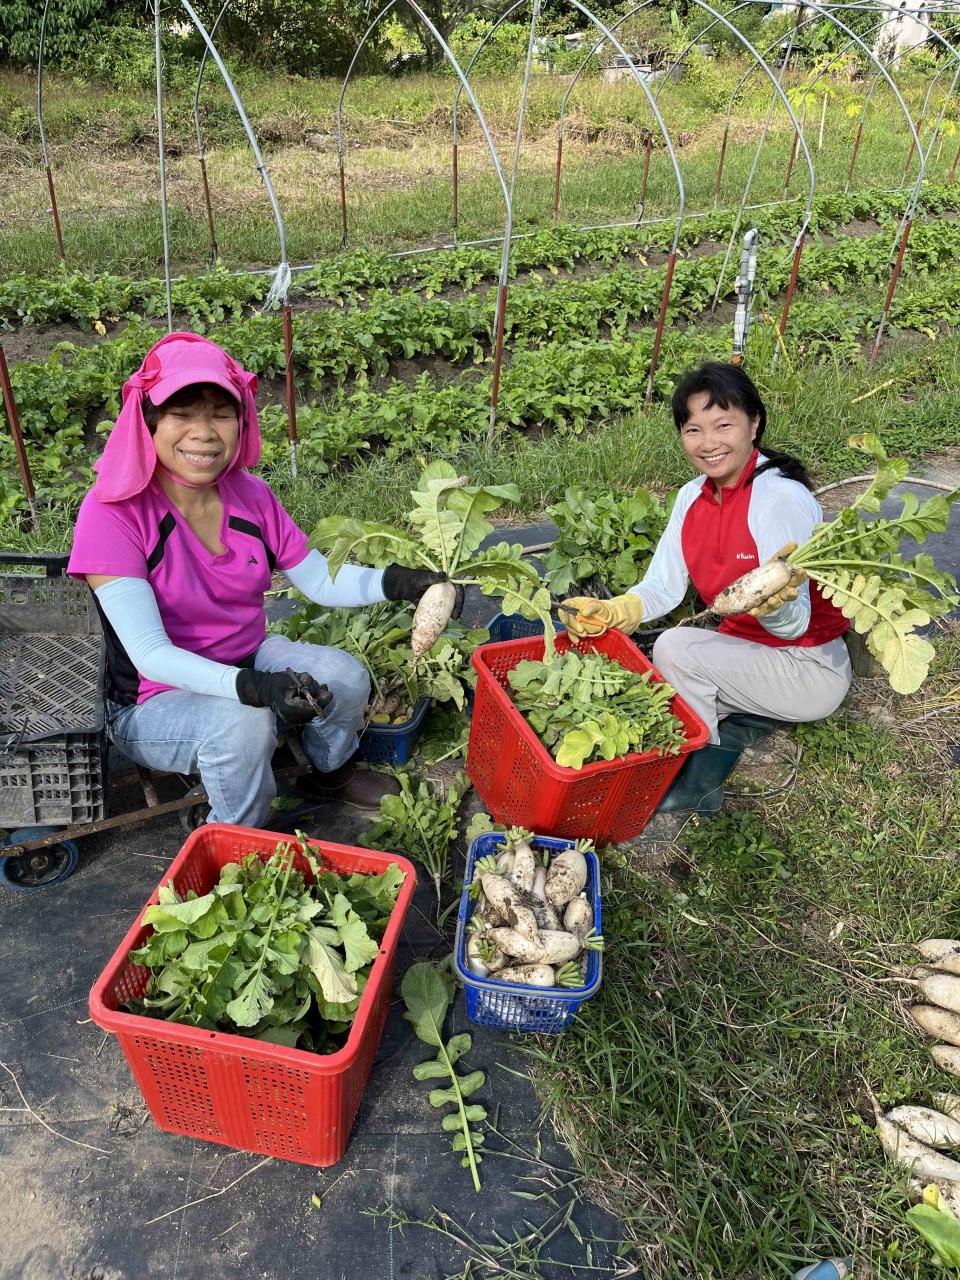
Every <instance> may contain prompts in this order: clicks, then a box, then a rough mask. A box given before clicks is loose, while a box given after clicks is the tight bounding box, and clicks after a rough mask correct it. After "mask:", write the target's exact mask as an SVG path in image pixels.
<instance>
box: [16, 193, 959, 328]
mask: <svg viewBox="0 0 960 1280" xmlns="http://www.w3.org/2000/svg"><path fill="white" fill-rule="evenodd" d="M903 207H904V196H903V195H902V194H901V193H890V192H885V191H882V190H867V191H861V192H853V193H851V194H849V195H841V194H836V195H824V196H819V197H817V199H816V200H815V202H814V207H813V218H812V224H811V227H812V230H814V231H818V232H820V233H823V232H825V231H830V230H835V229H838V228H839V227H841V226H842V225H843V224H844V223H847V222H849V221H851V220H853V219H866V218H874V219H877V220H878V221H881V222H886V221H890V220H891V219H894V218H896V217H898V216H899V215H900V213H901V212H902V211H903ZM958 208H960V186H933V185H931V186H930V187H928V188H926V189H925V190H924V192H923V196H922V199H921V202H920V206H919V211H920V212H921V213H923V214H926V215H927V216H936V215H938V214H941V213H944V212H948V211H953V210H956V209H958ZM802 212H803V211H802V207H801V206H799V205H798V204H793V205H789V206H784V207H782V208H775V209H766V210H758V211H754V212H753V213H752V214H751V217H750V223H751V225H754V226H757V227H759V229H760V231H761V235H762V236H763V239H764V241H765V242H767V243H777V242H782V241H784V240H787V239H791V238H792V237H793V236H794V235H796V233H797V231H798V230H799V227H800V222H801V219H802ZM732 229H733V215H732V214H731V213H730V212H729V211H716V212H713V213H710V214H708V215H707V216H706V217H704V218H697V219H688V220H687V222H686V223H685V224H684V227H683V230H682V235H681V241H680V244H681V248H687V249H688V248H691V247H692V246H694V245H696V244H699V243H700V242H701V241H702V240H705V239H723V238H726V237H727V236H729V234H730V232H731V230H732ZM672 240H673V225H672V223H669V222H667V223H663V224H660V225H658V226H655V227H639V228H637V227H620V228H607V229H601V230H597V231H589V232H582V231H579V230H577V229H575V228H569V227H559V228H556V229H545V230H541V231H538V232H536V233H535V234H533V235H532V236H529V237H527V238H526V239H519V240H516V241H515V242H514V245H513V248H512V253H511V274H512V275H514V276H516V275H517V274H522V273H524V272H528V271H536V270H548V271H552V272H559V271H561V270H569V269H571V268H572V267H573V266H575V265H576V263H577V262H578V261H579V262H599V263H607V264H610V263H612V262H615V261H616V260H617V259H618V258H620V257H623V256H636V255H637V254H643V253H648V252H652V251H656V250H660V251H666V250H668V249H669V248H670V246H671V244H672ZM499 264H500V253H499V250H498V249H495V248H489V249H486V248H481V247H470V246H466V247H462V248H458V249H452V250H449V251H443V252H437V253H435V254H430V255H425V256H422V257H416V258H390V257H388V256H387V255H385V254H374V253H368V252H365V251H357V252H353V253H349V254H344V255H342V256H340V257H336V258H329V259H325V260H323V261H321V262H319V263H318V264H317V265H316V266H315V267H313V268H311V269H310V270H308V271H304V272H301V273H298V274H297V275H296V276H295V277H294V282H293V286H292V289H291V297H292V298H319V299H327V300H329V301H331V302H341V303H342V302H346V301H351V300H356V299H357V298H358V297H360V296H361V295H362V294H364V293H365V292H367V291H368V290H371V289H373V290H380V289H395V288H397V287H406V288H410V289H413V290H415V291H417V292H418V293H422V294H423V295H424V296H425V297H427V298H430V297H432V296H433V295H434V294H436V293H439V292H441V291H442V290H444V289H448V288H451V287H459V288H463V289H470V288H473V287H475V286H476V285H477V284H480V283H482V282H483V281H488V280H493V279H496V277H497V274H498V271H499ZM269 284H270V279H269V276H268V275H254V274H252V273H238V274H232V273H231V272H229V271H226V270H224V269H222V268H218V269H217V270H214V271H211V272H209V273H207V274H205V275H195V276H188V277H184V278H181V279H177V280H175V281H174V282H173V286H172V299H173V306H174V310H175V312H176V313H177V314H178V315H179V316H181V317H182V318H183V321H184V322H185V323H188V324H190V325H192V326H194V327H197V326H199V325H202V324H214V323H220V322H222V321H223V320H225V319H227V318H229V317H239V316H241V315H243V314H244V313H246V312H247V311H248V310H249V309H250V308H253V307H257V306H259V305H260V304H261V303H262V302H263V300H264V298H265V297H266V294H267V290H268V288H269ZM165 308H166V300H165V291H164V285H163V281H162V280H159V279H152V280H142V281H133V280H129V279H127V278H125V277H122V276H113V275H98V276H96V277H90V276H86V275H84V274H83V273H81V272H64V273H61V274H59V275H55V276H50V277H39V276H29V275H16V276H13V277H11V278H10V279H8V280H6V281H4V282H3V283H2V284H0V328H12V327H13V326H15V325H17V324H41V323H54V322H56V323H65V322H72V323H74V324H76V325H77V326H78V327H80V328H81V329H91V328H93V327H94V326H96V325H97V324H102V323H103V322H104V321H106V320H116V319H119V318H121V317H127V318H129V317H134V316H144V317H146V318H151V317H153V318H159V317H161V316H162V315H163V314H164V313H165Z"/></svg>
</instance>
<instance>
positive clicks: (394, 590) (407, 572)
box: [383, 564, 463, 618]
mask: <svg viewBox="0 0 960 1280" xmlns="http://www.w3.org/2000/svg"><path fill="white" fill-rule="evenodd" d="M447 580H448V579H447V575H446V574H445V573H434V572H433V570H432V569H405V568H404V567H403V565H400V564H391V565H388V566H387V568H386V569H384V571H383V594H384V595H385V596H386V597H387V599H388V600H409V601H411V603H413V604H416V603H417V602H418V601H419V599H420V597H421V596H422V595H423V593H424V592H425V591H426V590H427V588H428V587H434V586H436V585H437V583H439V582H446V581H447ZM454 589H455V590H456V593H457V599H456V602H455V604H454V606H453V615H452V616H453V617H454V618H459V617H460V614H461V613H462V612H463V587H462V586H460V584H459V583H456V584H455V587H454Z"/></svg>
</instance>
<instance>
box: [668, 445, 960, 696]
mask: <svg viewBox="0 0 960 1280" xmlns="http://www.w3.org/2000/svg"><path fill="white" fill-rule="evenodd" d="M850 444H851V445H852V446H853V447H855V448H860V449H865V450H866V451H867V452H869V453H871V454H873V456H874V457H875V458H876V460H877V474H876V477H875V478H874V481H873V483H872V484H871V485H870V487H869V488H868V489H867V491H866V492H865V493H864V494H863V495H862V496H861V497H859V498H858V499H857V500H856V502H854V503H853V504H852V506H850V507H849V508H847V510H845V511H843V512H841V514H840V515H839V516H838V517H837V518H836V519H835V520H832V521H830V522H828V523H824V524H821V525H818V526H817V528H816V529H814V531H813V533H812V534H811V536H810V537H809V538H808V539H807V541H806V542H805V543H804V544H803V545H802V546H800V547H796V548H795V549H794V550H793V551H791V552H790V553H789V555H787V556H786V557H785V558H783V559H777V560H774V561H772V562H771V563H769V564H765V565H761V566H760V568H759V569H754V570H752V571H751V572H750V573H747V574H745V575H744V576H743V577H742V578H738V579H737V581H736V582H734V583H732V584H731V585H730V586H729V587H727V588H726V589H725V590H724V591H721V592H720V593H719V595H717V596H716V598H715V599H714V601H713V603H712V604H711V606H710V608H709V609H707V610H704V613H715V614H718V615H720V616H722V617H729V616H730V615H732V614H740V613H746V612H748V611H749V610H751V609H755V608H757V607H758V606H759V605H761V604H763V603H764V602H765V601H766V600H769V599H770V598H771V597H772V596H775V595H776V594H777V593H778V592H780V591H782V590H783V589H784V588H785V587H787V586H789V585H790V582H791V579H792V578H794V580H795V575H796V574H797V573H798V572H799V573H800V574H802V575H803V577H806V578H809V579H810V580H811V581H812V582H815V583H816V584H817V586H818V587H819V589H820V592H821V594H822V595H823V597H824V598H825V599H827V600H830V601H831V602H832V603H833V604H834V605H836V607H837V608H838V609H840V610H841V612H842V613H843V615H844V617H845V618H848V619H849V620H850V623H851V625H852V626H853V628H854V630H855V631H859V632H860V633H861V634H863V635H865V636H866V637H867V648H868V649H869V650H870V653H871V654H872V655H873V656H874V657H875V658H876V659H877V661H878V662H879V663H880V664H881V665H882V666H883V668H884V670H885V671H886V672H887V675H888V678H889V680H890V685H891V687H892V688H893V689H894V690H896V692H897V693H914V692H915V691H916V690H917V689H919V687H920V685H921V684H923V682H924V680H925V679H926V676H927V672H928V670H929V668H930V663H931V661H932V659H933V656H934V649H933V646H932V645H931V644H930V642H929V641H928V640H925V639H924V638H923V637H922V636H921V635H919V634H918V630H919V628H921V627H924V626H926V625H927V623H929V622H930V620H931V619H932V618H936V617H942V616H943V615H944V614H946V613H949V612H950V610H951V609H952V608H954V607H955V606H956V605H957V603H958V602H960V596H958V595H957V585H956V582H955V581H954V579H953V578H952V577H951V576H950V574H947V573H942V572H941V571H940V570H938V569H937V567H936V565H935V564H934V562H933V560H932V558H931V557H930V556H924V555H918V556H915V557H914V558H913V559H911V560H907V559H904V558H903V557H901V556H900V554H899V546H900V541H901V539H902V538H904V537H910V538H913V539H914V541H916V542H923V541H924V539H925V538H926V536H927V534H929V533H942V532H943V531H944V529H946V527H947V521H948V520H949V518H950V508H951V506H952V505H953V503H955V502H957V501H958V500H960V489H956V490H954V491H953V492H952V493H949V494H947V495H945V496H942V495H938V496H937V497H935V498H931V499H930V500H929V501H927V502H922V503H921V502H919V501H918V499H917V498H915V497H914V496H913V495H912V494H907V495H906V496H905V497H904V498H903V509H902V511H901V512H900V514H899V515H898V516H895V517H893V518H892V519H874V520H869V521H867V520H863V519H862V518H861V515H860V513H861V512H868V513H870V514H871V515H875V514H876V513H877V512H879V510H880V503H881V502H882V500H883V499H884V498H885V497H886V496H887V495H888V494H889V492H890V491H891V490H892V489H893V488H894V486H895V485H897V484H899V483H900V481H901V480H903V478H904V476H905V475H906V474H907V463H906V462H905V461H903V460H902V459H898V458H887V456H886V454H885V453H884V451H883V447H882V446H881V444H880V441H879V440H878V439H877V438H876V437H875V436H862V437H858V438H856V439H852V440H851V441H850ZM696 616H697V617H702V616H703V614H698V615H696ZM687 621H690V619H687Z"/></svg>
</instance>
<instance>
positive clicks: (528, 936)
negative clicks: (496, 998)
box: [466, 827, 603, 990]
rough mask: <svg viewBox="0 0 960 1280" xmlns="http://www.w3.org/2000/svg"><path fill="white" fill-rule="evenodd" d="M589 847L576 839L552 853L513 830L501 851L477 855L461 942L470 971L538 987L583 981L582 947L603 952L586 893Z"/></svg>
mask: <svg viewBox="0 0 960 1280" xmlns="http://www.w3.org/2000/svg"><path fill="white" fill-rule="evenodd" d="M592 848H593V846H592V845H591V844H590V843H589V841H586V840H581V841H578V842H577V845H576V847H575V848H573V849H565V850H564V851H563V852H562V853H559V854H557V855H556V857H553V858H551V857H550V854H549V852H548V851H546V850H544V851H538V850H535V848H534V842H533V841H532V838H531V835H530V832H529V831H524V830H522V829H521V828H519V827H515V828H513V830H511V831H508V832H507V835H506V841H505V843H504V846H503V852H502V853H500V855H499V856H497V857H495V856H494V855H493V854H488V855H487V856H486V857H485V858H480V859H478V860H477V862H476V864H475V865H474V868H473V880H472V882H471V885H470V890H469V892H470V894H471V897H473V898H474V900H475V902H476V907H475V908H474V911H473V913H472V915H471V917H470V920H469V923H468V925H467V931H468V938H467V946H466V959H467V967H468V968H469V970H470V972H471V973H472V974H474V975H475V976H476V977H478V978H495V979H496V980H497V982H511V983H517V984H518V985H520V986H525V987H536V988H538V989H540V990H543V989H544V988H549V987H554V988H555V987H567V988H569V987H582V986H583V985H584V983H585V981H586V972H587V952H588V951H600V950H602V949H603V938H602V937H601V936H600V935H599V934H598V933H596V931H595V930H594V919H593V907H592V905H591V903H590V900H589V898H588V896H587V894H586V892H585V890H586V885H587V860H586V858H585V857H584V853H585V852H586V851H588V850H590V849H592Z"/></svg>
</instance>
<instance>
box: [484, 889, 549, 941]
mask: <svg viewBox="0 0 960 1280" xmlns="http://www.w3.org/2000/svg"><path fill="white" fill-rule="evenodd" d="M480 887H481V888H482V890H483V896H484V897H485V898H486V899H487V900H488V901H489V902H492V903H493V905H494V907H495V908H496V910H497V911H499V913H500V915H501V917H502V919H503V920H505V921H506V923H507V925H508V926H509V927H510V928H511V929H516V931H517V932H518V933H521V934H523V936H524V937H525V938H526V939H527V940H528V941H529V942H536V941H537V940H538V938H539V927H538V925H537V920H536V917H535V916H534V914H533V912H532V911H531V909H530V907H529V906H527V904H526V903H525V902H524V901H523V898H522V896H521V895H520V893H518V891H517V890H516V889H515V888H514V887H513V885H512V884H511V883H510V882H509V880H507V879H506V878H505V877H504V876H491V875H484V876H481V877H480Z"/></svg>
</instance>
